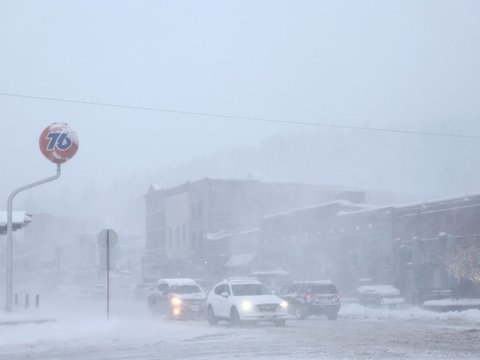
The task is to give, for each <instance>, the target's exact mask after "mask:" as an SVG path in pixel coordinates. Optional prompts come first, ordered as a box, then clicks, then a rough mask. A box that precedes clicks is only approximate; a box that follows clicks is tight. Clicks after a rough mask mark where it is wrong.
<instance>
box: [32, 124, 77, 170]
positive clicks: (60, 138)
mask: <svg viewBox="0 0 480 360" xmlns="http://www.w3.org/2000/svg"><path fill="white" fill-rule="evenodd" d="M39 145H40V150H41V151H42V154H43V155H44V156H45V157H46V158H47V159H48V160H50V161H52V162H54V163H55V164H63V163H64V162H66V161H68V160H70V159H71V158H72V157H73V156H74V155H75V154H76V153H77V150H78V136H77V134H76V133H75V131H73V130H72V128H71V127H70V126H68V125H67V124H65V123H53V124H52V125H50V126H48V127H46V128H45V129H44V130H43V131H42V133H41V134H40V139H39Z"/></svg>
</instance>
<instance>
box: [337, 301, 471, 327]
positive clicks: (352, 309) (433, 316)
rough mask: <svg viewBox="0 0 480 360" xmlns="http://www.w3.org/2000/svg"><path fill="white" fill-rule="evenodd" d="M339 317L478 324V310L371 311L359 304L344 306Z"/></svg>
mask: <svg viewBox="0 0 480 360" xmlns="http://www.w3.org/2000/svg"><path fill="white" fill-rule="evenodd" d="M339 314H340V316H341V317H342V318H348V319H370V320H442V321H447V320H462V321H468V322H476V323H480V310H465V311H451V312H445V313H437V312H433V311H428V310H424V309H421V308H419V307H412V308H409V309H403V310H389V309H376V308H375V309H372V308H368V307H364V306H361V305H359V304H349V305H345V306H343V307H342V308H341V309H340V313H339Z"/></svg>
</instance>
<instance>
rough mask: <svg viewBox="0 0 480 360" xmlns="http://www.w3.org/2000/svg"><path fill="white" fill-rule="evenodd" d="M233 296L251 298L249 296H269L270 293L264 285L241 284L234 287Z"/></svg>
mask: <svg viewBox="0 0 480 360" xmlns="http://www.w3.org/2000/svg"><path fill="white" fill-rule="evenodd" d="M232 291H233V295H235V296H249V295H268V294H270V291H268V289H267V288H266V287H265V286H264V285H262V284H241V285H232Z"/></svg>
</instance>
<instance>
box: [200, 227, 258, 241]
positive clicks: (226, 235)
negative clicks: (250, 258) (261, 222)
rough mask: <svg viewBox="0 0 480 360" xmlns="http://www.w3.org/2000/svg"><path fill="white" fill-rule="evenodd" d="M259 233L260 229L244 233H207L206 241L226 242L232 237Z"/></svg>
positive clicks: (244, 231)
mask: <svg viewBox="0 0 480 360" xmlns="http://www.w3.org/2000/svg"><path fill="white" fill-rule="evenodd" d="M258 232H260V229H249V230H242V231H236V232H224V231H219V232H217V233H207V234H206V235H205V240H206V241H216V240H224V239H227V238H230V237H232V236H239V235H248V234H254V233H258Z"/></svg>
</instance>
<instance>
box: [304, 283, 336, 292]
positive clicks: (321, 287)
mask: <svg viewBox="0 0 480 360" xmlns="http://www.w3.org/2000/svg"><path fill="white" fill-rule="evenodd" d="M303 291H309V292H311V293H313V294H336V293H337V289H336V288H335V285H333V284H308V285H305V286H304V287H303Z"/></svg>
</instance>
